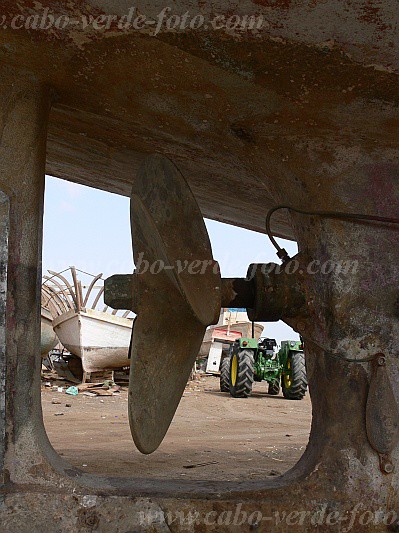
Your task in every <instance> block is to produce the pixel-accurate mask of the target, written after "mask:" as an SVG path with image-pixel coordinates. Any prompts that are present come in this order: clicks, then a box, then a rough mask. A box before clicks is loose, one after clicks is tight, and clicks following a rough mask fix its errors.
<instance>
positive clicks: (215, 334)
mask: <svg viewBox="0 0 399 533" xmlns="http://www.w3.org/2000/svg"><path fill="white" fill-rule="evenodd" d="M262 331H263V326H262V324H258V323H256V322H255V323H254V337H255V338H256V339H259V337H260V336H261V334H262ZM240 337H252V322H249V321H248V317H247V313H246V311H245V310H235V309H234V310H231V309H222V310H221V313H220V317H219V322H218V323H217V324H216V325H215V326H210V327H209V328H208V329H207V330H206V332H205V336H204V340H203V342H202V344H201V348H200V352H199V356H200V357H207V356H208V355H209V351H210V349H211V346H212V343H214V342H215V341H219V342H222V341H223V340H224V341H225V343H223V342H222V344H223V349H228V348H229V343H231V342H234V341H235V340H236V339H238V338H240Z"/></svg>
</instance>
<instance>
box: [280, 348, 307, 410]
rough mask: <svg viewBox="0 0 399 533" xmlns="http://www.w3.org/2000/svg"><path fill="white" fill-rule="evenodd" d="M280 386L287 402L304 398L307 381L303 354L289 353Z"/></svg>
mask: <svg viewBox="0 0 399 533" xmlns="http://www.w3.org/2000/svg"><path fill="white" fill-rule="evenodd" d="M281 385H282V389H283V395H284V398H287V400H302V398H303V397H304V396H305V394H306V389H307V387H308V380H307V377H306V366H305V355H304V353H303V352H290V354H289V355H288V359H287V365H286V369H285V372H284V374H283V376H282V380H281Z"/></svg>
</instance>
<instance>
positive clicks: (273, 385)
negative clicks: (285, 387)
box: [267, 378, 280, 396]
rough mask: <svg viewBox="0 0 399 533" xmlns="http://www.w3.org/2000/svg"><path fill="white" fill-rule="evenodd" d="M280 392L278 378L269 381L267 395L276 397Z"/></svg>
mask: <svg viewBox="0 0 399 533" xmlns="http://www.w3.org/2000/svg"><path fill="white" fill-rule="evenodd" d="M279 392H280V378H274V379H273V381H269V388H268V389H267V394H270V395H271V396H277V394H278V393H279Z"/></svg>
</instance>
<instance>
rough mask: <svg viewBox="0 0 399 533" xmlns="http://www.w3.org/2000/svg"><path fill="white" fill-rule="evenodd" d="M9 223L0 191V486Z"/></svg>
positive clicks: (0, 476) (6, 201) (0, 474)
mask: <svg viewBox="0 0 399 533" xmlns="http://www.w3.org/2000/svg"><path fill="white" fill-rule="evenodd" d="M9 223H10V201H9V198H8V197H7V195H5V194H4V193H3V192H1V191H0V484H4V483H5V481H6V479H5V470H4V458H5V443H6V409H5V394H6V338H7V337H6V332H7V328H6V326H7V324H6V301H7V271H8V234H9Z"/></svg>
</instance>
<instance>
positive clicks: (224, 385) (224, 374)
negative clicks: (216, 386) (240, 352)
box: [220, 357, 230, 392]
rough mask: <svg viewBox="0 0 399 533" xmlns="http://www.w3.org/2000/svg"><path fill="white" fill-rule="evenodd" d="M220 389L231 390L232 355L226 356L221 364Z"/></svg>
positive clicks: (222, 390) (223, 390)
mask: <svg viewBox="0 0 399 533" xmlns="http://www.w3.org/2000/svg"><path fill="white" fill-rule="evenodd" d="M220 391H221V392H230V357H225V358H224V359H223V360H222V364H221V365H220Z"/></svg>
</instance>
